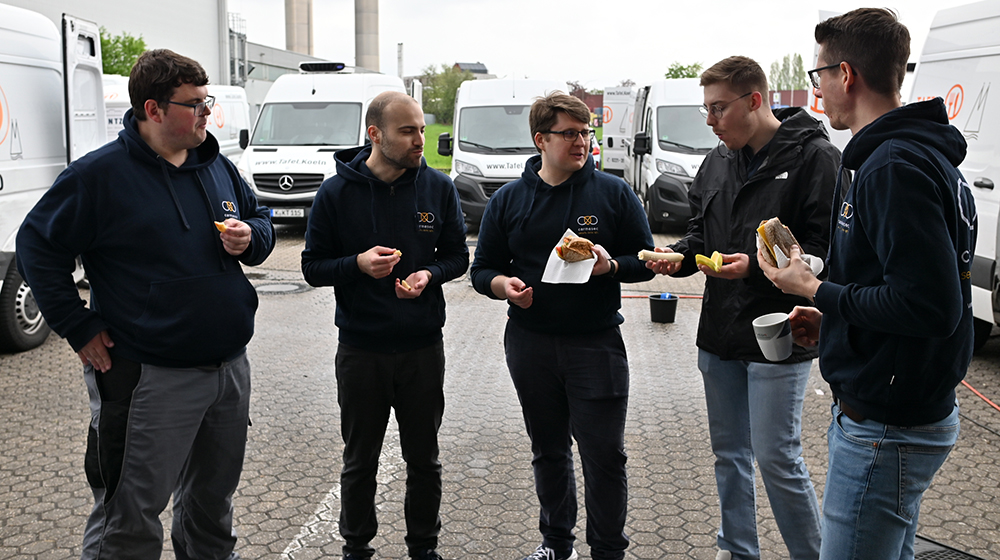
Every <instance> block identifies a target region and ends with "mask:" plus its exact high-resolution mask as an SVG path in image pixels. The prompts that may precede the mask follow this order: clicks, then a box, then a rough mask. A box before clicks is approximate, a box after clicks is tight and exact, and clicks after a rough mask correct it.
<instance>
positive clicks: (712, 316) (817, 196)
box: [671, 108, 840, 363]
mask: <svg viewBox="0 0 1000 560" xmlns="http://www.w3.org/2000/svg"><path fill="white" fill-rule="evenodd" d="M775 116H776V117H777V118H778V119H779V120H780V121H781V127H780V128H779V129H778V131H777V133H775V135H774V138H772V139H771V142H770V143H769V144H768V145H767V157H766V159H765V160H764V161H763V163H761V165H760V166H759V168H758V169H757V171H756V172H755V173H754V174H753V175H751V176H750V177H749V178H748V177H747V165H748V163H749V161H748V159H747V157H746V154H745V152H744V151H743V150H739V151H730V150H728V149H727V148H726V146H725V145H724V144H721V143H720V144H719V146H718V147H717V148H716V149H714V150H712V151H711V152H710V153H709V154H708V155H707V156H706V157H705V161H704V162H703V163H702V165H701V169H699V170H698V175H697V176H696V177H695V180H694V183H692V185H691V191H690V193H689V195H688V196H689V199H690V202H691V215H692V218H691V221H690V222H689V223H688V230H687V234H686V235H685V236H684V238H683V239H681V240H680V241H678V242H677V243H675V244H674V245H672V246H671V248H672V249H673V250H674V251H676V252H678V253H683V254H684V261H683V265H682V267H681V270H680V271H679V272H678V273H677V276H688V275H691V274H694V273H695V272H698V268H697V266H696V265H695V262H694V256H695V254H698V253H700V254H703V255H706V256H707V255H710V254H711V253H712V252H713V251H719V252H720V253H746V254H747V255H748V256H749V259H750V276H749V277H748V278H745V279H742V280H723V279H720V278H712V277H709V278H706V279H705V299H704V301H703V302H702V308H701V321H700V322H699V324H698V338H697V344H698V347H699V348H701V349H702V350H705V351H707V352H711V353H712V354H715V355H717V356H719V357H720V358H722V359H723V360H747V361H751V362H766V361H767V359H766V358H764V355H763V353H761V351H760V347H759V346H758V345H757V340H756V338H755V337H754V333H753V327H752V326H751V322H752V321H753V320H754V319H755V318H757V317H759V316H761V315H765V314H767V313H775V312H785V313H787V312H789V311H791V310H792V308H793V307H794V306H796V305H808V304H809V302H808V300H806V299H805V298H801V297H798V296H793V295H788V294H784V293H782V292H781V291H780V290H778V289H777V288H775V287H774V286H773V285H772V284H771V282H770V281H769V280H768V279H767V278H766V277H765V276H764V273H763V272H761V270H760V267H759V266H758V264H757V256H756V255H757V245H756V237H755V234H756V230H757V227H758V226H759V225H760V222H761V220H766V219H769V218H773V217H775V216H777V217H778V218H779V219H780V220H781V222H782V223H783V224H785V225H786V226H788V228H789V229H790V230H791V231H792V233H793V234H794V235H795V237H796V239H798V241H799V243H800V244H801V245H802V250H803V252H805V253H808V254H811V255H815V256H817V257H819V258H825V257H826V252H827V246H828V242H829V234H830V232H829V226H830V211H831V204H832V201H833V190H834V185H835V184H836V181H837V172H838V171H837V170H838V166H839V160H840V152H839V150H837V148H836V147H835V146H834V145H833V144H831V143H830V141H829V135H828V134H827V133H826V130H825V129H824V128H823V125H822V124H821V123H820V122H819V121H817V120H816V119H814V118H812V117H810V116H809V115H808V114H807V113H806V112H805V111H804V110H802V109H799V108H791V109H782V110H779V111H776V112H775ZM816 354H817V352H816V350H815V349H805V348H802V347H800V346H794V347H793V350H792V355H791V357H789V358H788V360H787V362H788V363H796V362H802V361H805V360H810V359H813V358H815V357H816Z"/></svg>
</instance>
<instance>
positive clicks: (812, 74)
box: [806, 62, 843, 89]
mask: <svg viewBox="0 0 1000 560" xmlns="http://www.w3.org/2000/svg"><path fill="white" fill-rule="evenodd" d="M841 64H843V62H838V63H836V64H830V65H827V66H820V67H819V68H813V69H812V70H809V71H807V72H806V74H808V75H809V81H810V82H812V86H813V88H814V89H819V73H820V72H822V71H823V70H829V69H831V68H837V67H838V66H840V65H841Z"/></svg>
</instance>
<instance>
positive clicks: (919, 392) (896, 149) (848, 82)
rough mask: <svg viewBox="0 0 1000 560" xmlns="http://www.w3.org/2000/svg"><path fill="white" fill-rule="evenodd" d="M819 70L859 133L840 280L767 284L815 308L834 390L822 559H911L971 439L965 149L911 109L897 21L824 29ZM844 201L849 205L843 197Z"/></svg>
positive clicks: (840, 122) (786, 273)
mask: <svg viewBox="0 0 1000 560" xmlns="http://www.w3.org/2000/svg"><path fill="white" fill-rule="evenodd" d="M816 42H817V43H819V45H820V49H819V57H818V60H817V63H818V64H819V67H818V68H816V69H815V70H811V71H810V72H809V76H810V79H811V80H812V82H813V87H814V88H815V89H816V95H817V97H821V98H822V99H823V107H824V110H825V111H826V114H827V115H828V116H829V117H830V123H831V125H832V126H833V127H834V128H836V129H845V128H849V129H851V131H852V132H853V133H854V137H853V138H852V139H851V142H850V143H849V144H848V145H847V147H846V148H845V149H844V155H843V159H842V163H843V166H844V167H845V168H847V169H852V170H855V178H854V182H853V184H852V185H851V186H850V188H843V189H842V187H843V185H841V184H840V183H838V185H837V189H836V196H835V198H834V200H836V201H838V204H839V207H838V208H837V210H836V211H835V212H834V214H833V216H832V219H831V246H830V251H829V271H830V273H829V277H828V279H827V281H825V282H821V281H819V280H818V279H816V278H815V277H812V275H811V274H808V272H807V271H808V266H806V265H805V264H804V263H803V262H802V261H801V260H799V259H798V258H795V257H796V255H798V254H799V251H798V250H796V249H793V250H792V255H793V258H792V264H791V265H790V266H789V267H788V268H785V269H781V270H777V269H775V268H773V267H770V266H767V263H765V262H764V261H763V259H762V258H760V257H759V256H758V262H759V263H760V266H761V268H762V269H763V270H764V273H765V274H766V275H767V276H768V278H770V279H771V280H772V281H773V282H774V284H775V285H777V286H778V287H779V288H781V289H782V291H785V292H787V293H793V294H797V295H800V296H804V297H807V298H809V299H811V300H814V301H815V304H816V307H815V308H812V307H797V308H796V309H795V310H794V311H793V312H792V314H791V318H792V328H793V336H795V337H796V342H798V343H800V344H803V345H815V344H816V343H817V341H818V343H819V353H820V370H821V371H822V373H823V378H824V379H826V380H827V382H829V383H830V389H831V390H832V391H833V397H834V401H835V402H834V403H833V405H832V412H833V421H832V423H831V425H830V430H829V433H828V437H827V439H828V443H829V447H830V463H829V470H828V473H827V484H826V491H825V492H824V495H823V535H822V546H821V550H820V558H821V560H852V559H871V560H876V559H881V560H884V559H887V558H892V559H896V558H899V559H901V560H907V559H912V558H913V555H914V553H913V541H914V536H915V533H916V528H917V519H918V515H919V512H920V500H921V497H922V496H923V493H924V491H925V490H926V489H927V487H928V486H929V485H930V483H931V480H932V479H933V477H934V474H935V473H936V472H937V470H938V469H939V468H940V467H941V465H942V464H944V461H945V459H946V458H947V456H948V453H949V452H950V451H951V448H952V446H953V445H954V444H955V441H956V440H957V438H958V431H959V421H958V405H957V403H956V401H955V387H956V386H957V385H958V383H959V382H960V381H961V380H962V378H963V377H964V376H965V372H966V369H967V368H968V366H969V361H970V360H971V357H972V344H973V324H972V295H971V294H972V286H971V280H970V276H971V275H970V270H971V268H970V267H971V264H970V261H971V256H972V255H973V253H974V250H975V241H976V209H975V205H974V203H973V198H972V193H971V192H970V190H969V186H968V185H967V184H966V182H965V179H964V178H963V177H962V174H961V173H960V172H959V171H958V169H957V168H956V166H957V165H959V164H960V163H961V162H962V160H963V159H964V158H965V150H966V146H965V139H964V138H963V137H962V135H961V133H960V132H958V130H956V129H955V128H954V127H952V126H951V125H949V124H948V115H947V113H946V111H945V108H944V103H943V101H942V100H941V99H940V98H936V99H934V100H931V101H925V102H921V103H911V104H909V105H906V106H905V107H901V106H900V105H901V103H900V98H899V88H900V86H901V85H902V82H903V76H904V75H905V72H906V60H907V57H908V56H909V44H910V37H909V32H908V31H907V29H906V27H904V26H903V25H902V24H901V23H899V21H898V20H897V19H896V16H895V14H893V13H892V12H889V11H887V10H881V9H869V8H863V9H859V10H854V11H852V12H848V13H846V14H844V15H842V16H838V17H835V18H832V19H829V20H827V21H824V22H822V23H820V24H819V25H818V26H816ZM842 191H844V192H842Z"/></svg>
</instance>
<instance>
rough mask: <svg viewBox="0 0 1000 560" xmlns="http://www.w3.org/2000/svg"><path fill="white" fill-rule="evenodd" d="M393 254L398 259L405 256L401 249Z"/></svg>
mask: <svg viewBox="0 0 1000 560" xmlns="http://www.w3.org/2000/svg"><path fill="white" fill-rule="evenodd" d="M392 254H393V255H396V256H397V257H402V256H403V252H402V251H400V250H399V249H396V250H395V251H393V252H392ZM407 290H409V288H407Z"/></svg>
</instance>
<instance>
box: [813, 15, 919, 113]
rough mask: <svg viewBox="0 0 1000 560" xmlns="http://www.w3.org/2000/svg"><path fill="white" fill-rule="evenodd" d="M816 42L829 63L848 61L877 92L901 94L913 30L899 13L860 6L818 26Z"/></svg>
mask: <svg viewBox="0 0 1000 560" xmlns="http://www.w3.org/2000/svg"><path fill="white" fill-rule="evenodd" d="M815 35H816V42H817V43H819V44H820V46H822V47H823V57H824V58H825V59H826V60H825V61H826V63H827V64H839V63H840V62H847V63H848V64H850V65H851V66H853V67H854V68H855V69H856V70H857V72H858V73H859V74H861V76H863V77H864V79H865V83H867V84H868V87H869V88H871V89H872V91H874V92H875V93H880V94H882V95H893V94H898V93H899V89H900V88H901V87H903V78H904V77H906V60H907V59H908V58H909V57H910V32H909V30H907V29H906V26H905V25H903V24H902V23H900V22H899V18H897V17H896V13H895V12H893V11H891V10H887V9H882V8H859V9H857V10H853V11H850V12H847V13H846V14H843V15H840V16H837V17H832V18H830V19H828V20H826V21H823V22H820V23H819V24H818V25H817V26H816V34H815Z"/></svg>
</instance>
